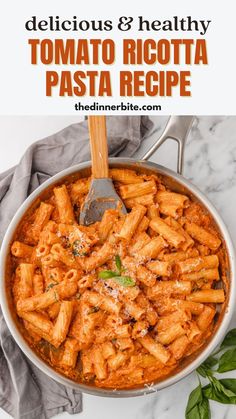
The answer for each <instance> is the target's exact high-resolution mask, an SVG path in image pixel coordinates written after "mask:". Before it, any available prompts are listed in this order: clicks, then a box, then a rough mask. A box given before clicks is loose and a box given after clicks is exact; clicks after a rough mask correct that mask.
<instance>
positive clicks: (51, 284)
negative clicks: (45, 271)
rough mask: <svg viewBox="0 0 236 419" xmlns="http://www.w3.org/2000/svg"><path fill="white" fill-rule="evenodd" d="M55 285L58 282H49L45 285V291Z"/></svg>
mask: <svg viewBox="0 0 236 419" xmlns="http://www.w3.org/2000/svg"><path fill="white" fill-rule="evenodd" d="M55 285H58V282H57V281H55V282H50V284H48V286H47V287H46V289H45V291H46V292H47V291H49V290H50V289H51V288H53V287H55Z"/></svg>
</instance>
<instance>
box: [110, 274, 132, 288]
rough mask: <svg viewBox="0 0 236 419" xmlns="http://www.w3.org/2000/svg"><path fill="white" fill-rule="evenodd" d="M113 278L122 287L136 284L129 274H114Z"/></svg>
mask: <svg viewBox="0 0 236 419" xmlns="http://www.w3.org/2000/svg"><path fill="white" fill-rule="evenodd" d="M114 280H115V281H116V282H117V283H118V284H120V285H123V287H134V285H135V284H136V283H135V281H134V280H133V279H132V278H131V277H130V276H116V277H115V278H114Z"/></svg>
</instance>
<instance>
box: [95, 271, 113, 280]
mask: <svg viewBox="0 0 236 419" xmlns="http://www.w3.org/2000/svg"><path fill="white" fill-rule="evenodd" d="M115 276H118V272H114V271H100V272H99V274H98V277H99V278H102V279H109V278H114V277H115Z"/></svg>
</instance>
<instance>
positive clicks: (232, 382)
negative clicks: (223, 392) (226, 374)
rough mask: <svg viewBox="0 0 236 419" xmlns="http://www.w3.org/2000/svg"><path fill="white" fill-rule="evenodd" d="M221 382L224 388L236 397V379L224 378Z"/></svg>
mask: <svg viewBox="0 0 236 419" xmlns="http://www.w3.org/2000/svg"><path fill="white" fill-rule="evenodd" d="M219 381H220V383H221V384H222V385H223V386H224V387H226V388H227V389H228V390H231V391H232V392H233V393H235V396H236V378H222V379H221V380H219Z"/></svg>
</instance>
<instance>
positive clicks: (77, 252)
mask: <svg viewBox="0 0 236 419" xmlns="http://www.w3.org/2000/svg"><path fill="white" fill-rule="evenodd" d="M72 253H73V255H74V256H87V254H88V253H87V252H85V251H84V250H83V249H82V245H81V242H80V241H79V240H75V241H74V242H73V244H72Z"/></svg>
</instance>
